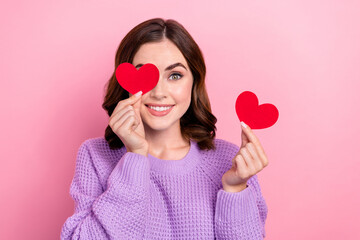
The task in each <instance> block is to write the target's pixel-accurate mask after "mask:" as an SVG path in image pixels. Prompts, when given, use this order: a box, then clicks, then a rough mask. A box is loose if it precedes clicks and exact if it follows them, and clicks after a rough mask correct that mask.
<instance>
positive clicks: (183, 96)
mask: <svg viewBox="0 0 360 240" xmlns="http://www.w3.org/2000/svg"><path fill="white" fill-rule="evenodd" d="M191 89H192V84H190V83H186V84H183V85H182V86H178V87H174V88H173V89H172V91H171V93H172V95H173V97H174V98H175V99H176V101H177V102H178V104H180V103H182V104H185V103H186V104H189V103H190V101H191Z"/></svg>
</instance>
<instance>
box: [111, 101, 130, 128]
mask: <svg viewBox="0 0 360 240" xmlns="http://www.w3.org/2000/svg"><path fill="white" fill-rule="evenodd" d="M133 110H134V108H133V107H132V106H131V105H128V106H126V107H124V108H122V109H120V110H119V111H118V112H117V113H113V114H112V115H111V117H110V120H109V125H110V126H111V125H112V124H114V125H115V123H116V122H117V121H119V119H120V118H121V117H122V116H123V115H124V114H125V113H126V112H129V111H133Z"/></svg>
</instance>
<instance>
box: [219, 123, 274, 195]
mask: <svg viewBox="0 0 360 240" xmlns="http://www.w3.org/2000/svg"><path fill="white" fill-rule="evenodd" d="M245 126H246V125H245ZM241 129H242V132H241V140H242V143H241V148H240V150H239V152H238V153H237V154H236V155H235V157H234V158H233V160H232V167H231V169H230V170H229V171H227V172H226V173H225V174H224V175H223V177H222V179H221V181H222V184H223V188H224V190H225V191H227V192H240V191H242V190H244V189H245V188H246V185H247V180H248V179H249V178H251V177H252V176H254V175H255V174H256V173H258V172H260V171H261V170H262V169H263V168H264V167H266V166H267V165H268V164H269V161H268V159H267V156H266V154H265V152H264V149H263V148H262V146H261V144H260V142H259V140H258V138H257V137H256V136H255V134H254V133H253V131H252V130H251V129H250V127H249V126H246V127H244V126H242V127H241Z"/></svg>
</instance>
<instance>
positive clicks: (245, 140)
mask: <svg viewBox="0 0 360 240" xmlns="http://www.w3.org/2000/svg"><path fill="white" fill-rule="evenodd" d="M248 142H249V138H248V137H247V136H246V134H245V132H244V130H241V147H245V145H246V144H247V143H248Z"/></svg>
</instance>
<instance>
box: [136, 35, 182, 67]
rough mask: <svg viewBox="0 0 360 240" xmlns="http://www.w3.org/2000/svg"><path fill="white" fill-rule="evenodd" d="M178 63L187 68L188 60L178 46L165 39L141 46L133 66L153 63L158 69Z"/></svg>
mask: <svg viewBox="0 0 360 240" xmlns="http://www.w3.org/2000/svg"><path fill="white" fill-rule="evenodd" d="M177 62H180V63H182V64H184V65H185V66H187V62H186V59H185V58H184V56H183V54H182V53H181V51H180V50H179V49H178V48H177V46H176V45H175V44H174V43H173V42H171V41H170V40H168V39H165V40H163V41H161V42H151V43H145V44H143V45H141V47H140V48H139V50H138V51H137V52H136V54H135V56H134V60H133V65H134V66H136V65H137V64H139V63H142V64H146V63H152V64H155V65H156V66H157V67H160V68H166V67H167V66H169V65H171V64H173V63H177Z"/></svg>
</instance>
